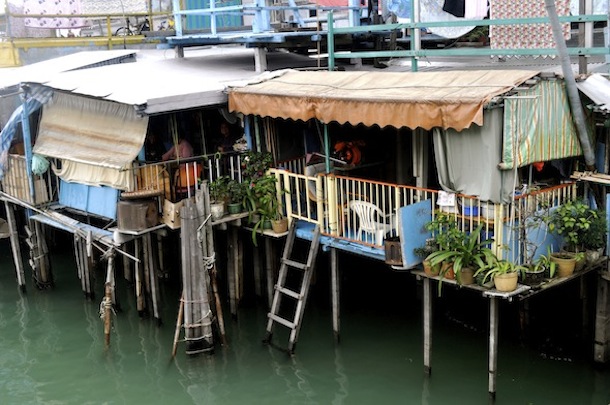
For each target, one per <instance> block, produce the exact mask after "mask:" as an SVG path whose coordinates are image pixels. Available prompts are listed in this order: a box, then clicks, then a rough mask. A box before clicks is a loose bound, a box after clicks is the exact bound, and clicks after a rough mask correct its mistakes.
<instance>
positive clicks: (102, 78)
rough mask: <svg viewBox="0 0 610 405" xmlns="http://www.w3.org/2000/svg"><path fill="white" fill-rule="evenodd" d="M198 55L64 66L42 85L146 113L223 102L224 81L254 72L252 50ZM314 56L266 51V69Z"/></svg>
mask: <svg viewBox="0 0 610 405" xmlns="http://www.w3.org/2000/svg"><path fill="white" fill-rule="evenodd" d="M193 54H194V55H196V56H188V57H185V58H174V57H173V51H170V50H167V51H166V56H167V55H169V56H170V57H169V58H167V59H160V60H159V59H154V58H150V59H143V60H138V61H137V62H136V63H129V64H121V65H114V66H103V67H100V68H95V69H87V70H79V71H71V72H64V73H61V74H59V75H56V76H54V77H53V78H52V79H51V80H48V81H38V82H37V83H40V84H44V85H45V86H48V87H51V88H54V89H57V90H64V91H68V92H72V93H77V94H81V95H86V96H91V97H97V98H102V99H105V100H109V101H116V102H119V103H123V104H129V105H133V106H138V108H139V110H140V111H141V112H143V113H145V114H156V113H162V112H169V111H176V110H183V109H188V108H196V107H202V106H212V105H218V104H224V103H226V102H227V95H226V94H225V92H224V91H225V87H226V86H225V84H226V83H227V82H232V81H235V80H244V79H249V78H251V77H254V76H256V74H257V73H256V72H255V71H254V51H253V50H252V49H246V48H241V47H240V48H236V47H231V48H213V49H206V50H203V51H201V52H195V53H193ZM314 63H315V61H313V60H311V59H308V58H302V57H299V56H298V55H289V54H284V53H269V55H268V66H269V68H270V69H274V68H284V67H287V66H299V65H300V66H305V65H309V66H311V65H312V64H314Z"/></svg>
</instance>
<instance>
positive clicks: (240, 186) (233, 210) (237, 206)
mask: <svg viewBox="0 0 610 405" xmlns="http://www.w3.org/2000/svg"><path fill="white" fill-rule="evenodd" d="M246 186H247V185H246V184H245V183H240V182H239V181H237V180H236V179H231V180H229V184H228V185H227V191H228V194H229V203H228V204H227V210H228V211H229V214H239V213H240V212H241V211H242V209H243V203H244V200H245V198H246Z"/></svg>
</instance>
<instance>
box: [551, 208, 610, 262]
mask: <svg viewBox="0 0 610 405" xmlns="http://www.w3.org/2000/svg"><path fill="white" fill-rule="evenodd" d="M598 217H599V212H598V211H597V210H595V209H592V208H590V207H589V206H588V205H587V204H586V203H585V202H584V201H583V200H580V199H579V200H574V201H568V202H566V203H564V204H562V205H560V206H559V207H557V209H556V210H555V211H553V212H552V213H551V214H550V220H549V230H550V231H551V232H553V231H555V232H557V233H558V234H559V235H561V236H563V240H564V244H565V246H566V249H567V250H569V251H571V252H578V251H580V250H583V249H584V247H583V240H585V239H586V233H587V232H589V229H590V228H591V225H592V224H593V223H594V222H595V221H596V220H597V219H598Z"/></svg>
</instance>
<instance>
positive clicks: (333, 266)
mask: <svg viewBox="0 0 610 405" xmlns="http://www.w3.org/2000/svg"><path fill="white" fill-rule="evenodd" d="M330 280H331V295H332V305H333V332H334V335H335V341H336V342H339V329H340V314H339V255H338V254H337V249H336V248H331V249H330Z"/></svg>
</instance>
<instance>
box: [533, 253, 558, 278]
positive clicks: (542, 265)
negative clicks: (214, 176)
mask: <svg viewBox="0 0 610 405" xmlns="http://www.w3.org/2000/svg"><path fill="white" fill-rule="evenodd" d="M532 269H533V271H534V272H539V271H544V272H545V274H546V273H548V276H549V278H553V277H555V271H556V270H557V263H555V262H554V261H552V260H551V248H550V247H549V251H548V254H546V255H540V256H538V258H537V259H536V261H535V262H534V265H533V266H532Z"/></svg>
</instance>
